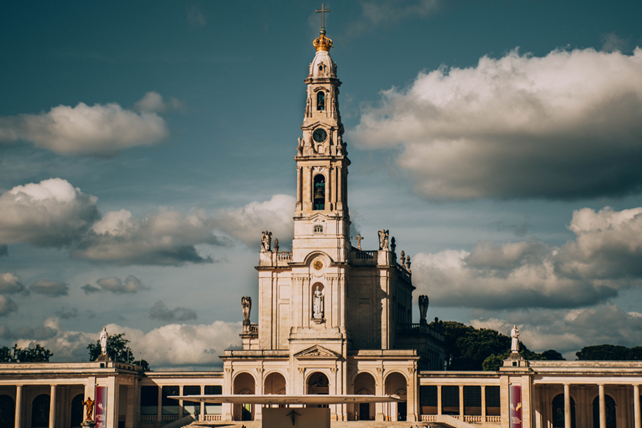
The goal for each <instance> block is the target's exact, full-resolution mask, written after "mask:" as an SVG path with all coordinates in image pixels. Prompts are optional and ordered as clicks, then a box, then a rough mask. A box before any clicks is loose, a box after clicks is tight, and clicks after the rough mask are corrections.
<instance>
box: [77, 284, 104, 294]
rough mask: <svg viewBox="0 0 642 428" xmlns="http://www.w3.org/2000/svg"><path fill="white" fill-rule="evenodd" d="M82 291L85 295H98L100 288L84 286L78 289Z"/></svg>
mask: <svg viewBox="0 0 642 428" xmlns="http://www.w3.org/2000/svg"><path fill="white" fill-rule="evenodd" d="M80 289H81V290H82V291H84V292H85V294H94V293H100V292H101V291H102V289H101V288H100V287H96V286H94V285H91V284H85V285H83V286H82V287H80Z"/></svg>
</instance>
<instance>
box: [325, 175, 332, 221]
mask: <svg viewBox="0 0 642 428" xmlns="http://www.w3.org/2000/svg"><path fill="white" fill-rule="evenodd" d="M332 169H333V168H332V167H331V166H330V167H328V182H327V183H326V192H325V209H326V210H331V209H332V193H334V192H332V186H334V180H332Z"/></svg>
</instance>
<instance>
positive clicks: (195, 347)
mask: <svg viewBox="0 0 642 428" xmlns="http://www.w3.org/2000/svg"><path fill="white" fill-rule="evenodd" d="M43 327H48V328H50V329H52V330H53V331H55V335H52V336H50V337H49V338H47V339H41V340H39V342H38V343H40V344H41V345H42V346H44V347H46V348H48V349H50V350H51V351H52V352H53V353H54V357H53V358H52V361H81V360H83V359H85V360H86V359H87V356H88V354H87V344H88V343H95V342H96V340H97V339H98V335H99V332H96V333H85V332H80V331H68V330H64V329H63V328H62V326H61V324H60V319H58V318H50V319H48V320H46V321H45V323H44V326H43ZM3 328H6V327H0V337H2V336H3V335H2V331H3ZM34 330H35V329H34ZM107 331H108V332H109V334H110V335H113V334H118V333H125V337H126V338H127V339H129V340H130V341H131V342H130V343H129V346H130V347H131V348H132V350H133V351H134V355H135V356H136V358H137V359H138V356H139V355H140V353H142V357H143V359H145V360H147V361H148V362H149V363H150V365H151V366H152V368H159V367H179V366H219V367H220V366H221V365H222V363H221V360H220V359H219V357H218V356H219V355H221V354H222V353H223V350H225V349H228V348H230V347H236V346H240V344H241V340H240V338H239V333H240V332H241V323H240V322H238V323H227V322H223V321H215V322H213V323H212V324H200V325H186V324H168V325H164V326H162V327H159V328H156V329H153V330H151V331H150V332H148V333H144V332H143V331H142V330H138V329H132V328H129V327H122V326H119V325H116V324H109V325H107ZM10 334H11V338H12V339H18V340H17V343H18V345H19V346H21V347H25V346H29V345H30V344H31V343H33V341H34V340H35V337H33V335H31V336H29V337H26V336H22V335H19V334H17V333H16V331H15V330H14V331H10Z"/></svg>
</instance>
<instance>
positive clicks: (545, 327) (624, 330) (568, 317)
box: [471, 303, 642, 360]
mask: <svg viewBox="0 0 642 428" xmlns="http://www.w3.org/2000/svg"><path fill="white" fill-rule="evenodd" d="M514 324H516V325H517V326H518V327H519V329H520V340H521V341H522V342H524V344H525V345H526V346H528V347H529V348H530V349H532V350H535V351H539V352H541V351H545V350H547V349H555V350H557V351H559V352H561V353H565V354H566V355H565V356H566V358H567V359H573V360H574V359H575V352H577V351H579V350H580V349H581V348H582V347H584V346H591V345H602V344H612V345H622V346H627V347H633V346H639V344H640V342H642V317H641V316H640V314H639V313H636V312H626V311H623V310H622V309H621V308H619V307H618V306H617V305H615V304H612V303H607V304H603V305H597V306H594V307H590V308H580V309H571V310H563V309H558V310H554V309H543V310H542V309H538V310H527V311H523V310H521V311H519V312H511V313H509V314H508V315H507V316H506V319H498V318H495V317H493V316H492V315H491V316H489V317H484V316H481V317H478V318H476V319H473V320H471V325H473V326H474V327H476V328H482V327H483V328H492V329H495V330H498V331H500V332H502V333H504V334H508V333H509V332H510V329H511V328H512V326H513V325H514Z"/></svg>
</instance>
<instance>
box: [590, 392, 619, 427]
mask: <svg viewBox="0 0 642 428" xmlns="http://www.w3.org/2000/svg"><path fill="white" fill-rule="evenodd" d="M604 408H605V410H606V428H617V417H616V415H617V413H616V411H615V410H616V409H615V400H614V399H613V398H612V397H611V396H610V395H605V396H604ZM593 426H594V427H599V426H600V397H599V396H597V397H595V400H593Z"/></svg>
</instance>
